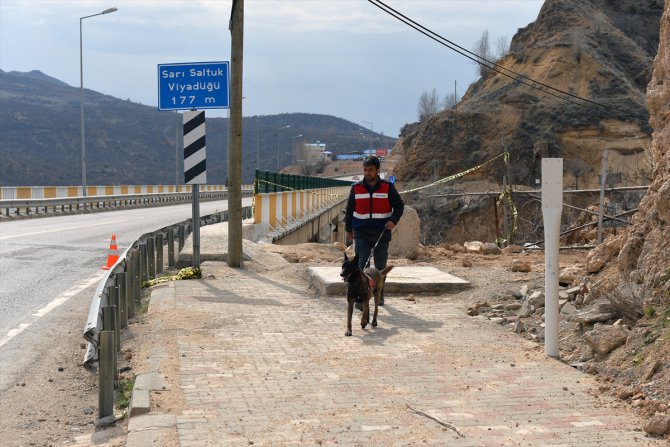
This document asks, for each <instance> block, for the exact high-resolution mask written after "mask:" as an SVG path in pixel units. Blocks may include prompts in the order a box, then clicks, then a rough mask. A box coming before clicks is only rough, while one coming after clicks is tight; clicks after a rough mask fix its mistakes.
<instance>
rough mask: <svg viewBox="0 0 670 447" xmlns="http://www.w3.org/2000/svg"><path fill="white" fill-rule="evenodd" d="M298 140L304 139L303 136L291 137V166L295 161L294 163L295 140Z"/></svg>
mask: <svg viewBox="0 0 670 447" xmlns="http://www.w3.org/2000/svg"><path fill="white" fill-rule="evenodd" d="M296 138H302V134H300V135H296V136H295V137H291V164H293V163H294V161H293V140H295V139H296Z"/></svg>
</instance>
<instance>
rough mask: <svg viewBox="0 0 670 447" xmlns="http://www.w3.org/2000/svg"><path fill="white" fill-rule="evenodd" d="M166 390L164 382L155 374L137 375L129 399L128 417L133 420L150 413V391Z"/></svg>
mask: <svg viewBox="0 0 670 447" xmlns="http://www.w3.org/2000/svg"><path fill="white" fill-rule="evenodd" d="M161 389H166V384H165V380H163V377H162V376H161V375H159V374H158V373H156V372H150V373H146V374H139V375H138V376H137V378H136V379H135V384H134V385H133V393H132V397H131V399H130V411H129V417H131V418H134V417H135V416H139V415H142V414H145V413H149V412H150V411H151V398H150V397H149V395H150V393H151V391H152V390H161Z"/></svg>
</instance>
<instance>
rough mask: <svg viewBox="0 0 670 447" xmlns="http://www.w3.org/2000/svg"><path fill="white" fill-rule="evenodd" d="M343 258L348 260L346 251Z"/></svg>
mask: <svg viewBox="0 0 670 447" xmlns="http://www.w3.org/2000/svg"><path fill="white" fill-rule="evenodd" d="M344 260H345V261H348V260H349V258H348V257H347V252H346V251H345V252H344Z"/></svg>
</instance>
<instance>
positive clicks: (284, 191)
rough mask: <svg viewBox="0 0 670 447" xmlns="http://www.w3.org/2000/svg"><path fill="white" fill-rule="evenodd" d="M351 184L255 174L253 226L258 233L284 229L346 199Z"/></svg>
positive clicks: (325, 179)
mask: <svg viewBox="0 0 670 447" xmlns="http://www.w3.org/2000/svg"><path fill="white" fill-rule="evenodd" d="M351 184H352V182H350V181H346V180H335V179H329V178H323V177H309V176H305V175H293V174H284V173H280V172H269V171H264V172H262V171H256V178H255V181H254V207H253V209H254V214H253V215H254V223H255V224H256V225H258V230H257V234H267V233H270V232H273V231H277V230H280V229H286V228H288V227H291V226H293V225H295V224H297V223H300V222H301V221H304V220H306V219H309V218H310V217H311V216H314V215H316V214H318V213H321V212H323V211H324V210H325V209H328V208H332V207H333V206H334V205H335V204H337V203H339V202H342V201H343V200H345V199H346V198H347V195H348V193H349V190H350V188H351Z"/></svg>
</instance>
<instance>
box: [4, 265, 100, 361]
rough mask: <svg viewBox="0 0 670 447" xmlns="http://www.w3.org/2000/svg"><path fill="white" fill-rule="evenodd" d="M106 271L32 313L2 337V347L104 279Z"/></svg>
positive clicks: (80, 283)
mask: <svg viewBox="0 0 670 447" xmlns="http://www.w3.org/2000/svg"><path fill="white" fill-rule="evenodd" d="M104 274H105V273H104V272H101V273H98V274H97V275H94V276H93V277H92V278H89V279H87V280H83V281H80V282H79V283H77V284H75V286H74V287H72V288H70V289H68V290H66V291H65V292H63V293H62V294H61V295H60V296H59V297H57V298H55V299H54V300H52V301H51V302H50V303H49V304H47V305H46V306H44V307H43V308H41V309H40V310H38V311H37V312H35V313H34V314H32V315H31V316H30V317H29V318H28V320H29V321H27V322H24V323H20V324H19V325H18V326H17V327H15V328H14V329H11V330H10V331H9V332H7V335H5V336H4V337H3V338H2V339H0V348H1V347H2V346H4V345H6V344H7V343H9V341H10V340H11V339H12V338H14V337H16V336H17V335H19V334H20V333H21V332H23V331H25V330H26V329H28V328H29V327H30V326H32V325H33V323H35V322H36V321H38V320H39V319H40V318H42V317H43V316H45V315H47V314H48V313H49V312H51V311H52V310H54V309H56V308H57V307H58V306H60V305H62V304H63V303H65V302H67V300H69V299H70V298H72V297H73V296H75V295H76V294H78V293H79V292H81V291H82V290H84V289H86V288H88V287H90V286H92V285H93V284H95V283H97V282H99V281H100V279H102V277H103V276H104Z"/></svg>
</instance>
